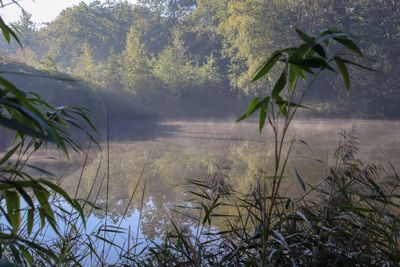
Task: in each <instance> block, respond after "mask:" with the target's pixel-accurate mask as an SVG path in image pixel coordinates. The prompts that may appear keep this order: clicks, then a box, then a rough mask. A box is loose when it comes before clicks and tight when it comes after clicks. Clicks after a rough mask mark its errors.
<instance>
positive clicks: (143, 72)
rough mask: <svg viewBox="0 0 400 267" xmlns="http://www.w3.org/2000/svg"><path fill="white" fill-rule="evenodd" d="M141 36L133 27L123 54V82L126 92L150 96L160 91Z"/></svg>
mask: <svg viewBox="0 0 400 267" xmlns="http://www.w3.org/2000/svg"><path fill="white" fill-rule="evenodd" d="M140 36H141V35H140V33H139V32H138V31H137V29H136V28H134V27H131V29H130V31H129V33H128V35H127V37H126V44H125V49H124V51H123V52H122V73H123V74H122V75H123V76H122V80H123V84H124V88H125V90H127V91H129V92H131V93H133V94H136V95H138V94H142V95H150V94H152V93H154V90H156V89H158V88H157V85H158V84H157V81H156V79H154V77H153V75H152V63H151V60H150V58H149V56H148V54H147V50H146V47H145V46H144V45H143V44H142V42H141V40H140Z"/></svg>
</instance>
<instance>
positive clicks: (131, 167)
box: [34, 119, 400, 260]
mask: <svg viewBox="0 0 400 267" xmlns="http://www.w3.org/2000/svg"><path fill="white" fill-rule="evenodd" d="M232 121H234V120H233V119H232ZM111 129H112V130H111V131H110V142H109V143H108V147H107V142H101V151H100V149H99V148H98V147H96V146H95V145H94V144H91V146H90V147H89V153H88V154H87V156H86V155H84V154H81V155H76V154H72V155H71V157H70V159H69V160H68V161H65V162H60V161H59V160H58V159H57V160H54V161H57V164H52V161H53V160H52V159H51V158H49V156H50V155H52V154H54V153H55V155H57V152H54V151H47V152H46V153H43V154H40V155H38V156H37V157H36V158H35V159H34V160H35V161H36V163H37V164H41V165H43V166H47V167H48V168H49V169H50V170H51V171H53V172H54V173H56V174H57V175H59V176H60V177H62V183H61V184H62V186H63V187H64V188H65V189H67V190H68V191H69V192H70V193H71V194H72V195H76V196H77V197H80V198H84V199H88V200H90V201H92V202H93V203H95V205H97V206H99V207H101V208H102V210H92V209H89V208H88V209H87V210H88V211H89V210H91V216H90V218H89V221H88V222H89V224H88V225H89V226H88V230H87V231H90V229H94V228H95V226H97V225H101V224H102V223H104V221H105V210H107V214H108V216H107V224H109V225H116V226H121V227H124V228H125V229H130V231H131V232H132V236H131V237H130V238H131V239H132V241H128V238H129V237H128V236H126V235H125V236H117V237H116V238H115V241H116V242H117V243H119V244H120V245H121V246H126V245H127V244H128V242H136V241H135V240H136V239H138V240H139V241H140V242H142V243H141V245H140V246H139V247H143V246H144V245H145V244H150V243H149V240H160V239H159V238H160V237H162V236H163V235H164V234H165V233H166V232H167V231H168V230H171V223H170V221H171V220H173V221H174V222H176V224H177V225H183V226H186V227H189V229H192V230H193V227H194V225H193V220H191V219H190V217H186V216H184V215H183V214H182V213H181V212H176V210H177V209H179V208H178V206H184V205H186V206H187V205H189V206H190V198H192V197H193V196H191V195H190V194H188V191H189V190H190V185H188V179H195V180H204V179H206V178H207V177H209V176H211V175H212V174H213V173H216V172H221V173H224V175H226V177H227V178H226V179H227V182H228V183H229V184H230V185H231V186H232V187H233V188H234V189H235V190H237V191H239V192H243V193H246V192H248V191H249V190H250V189H251V187H252V184H253V183H254V181H255V177H256V175H257V173H259V172H260V171H263V172H264V173H266V174H268V172H269V171H270V170H271V166H272V164H273V158H272V138H271V131H270V129H268V128H266V129H265V130H264V132H263V133H262V134H259V132H258V124H257V123H256V122H245V123H239V124H235V123H230V122H207V121H165V122H160V123H158V124H157V125H154V126H152V127H150V128H148V127H144V126H143V127H142V126H141V125H135V124H134V122H132V125H125V126H123V127H121V125H119V127H118V128H117V127H114V128H113V125H112V124H111ZM342 129H347V130H349V129H353V130H354V131H355V134H356V136H357V138H358V142H359V144H360V150H359V154H358V156H359V158H360V159H361V160H363V161H364V162H365V163H380V164H382V165H383V166H384V167H385V168H386V169H387V171H390V169H389V168H388V164H387V160H386V159H385V157H387V158H389V159H390V160H391V162H392V164H393V165H394V166H399V163H400V134H399V133H400V122H398V121H367V120H349V121H341V120H307V121H306V120H304V121H303V120H297V121H296V122H294V123H293V126H292V128H291V131H290V138H289V139H294V140H296V142H295V143H294V147H293V150H292V154H291V158H290V160H289V164H288V167H287V171H286V173H285V178H284V187H285V189H286V190H287V194H292V195H294V196H296V195H297V194H301V192H302V190H301V187H300V186H299V184H298V182H297V180H296V178H295V175H294V169H296V170H297V171H298V172H299V173H301V175H302V176H303V177H304V179H305V180H306V182H307V183H310V184H315V183H316V182H318V181H319V180H320V179H321V178H322V177H324V176H325V175H326V174H327V173H328V170H329V166H330V165H331V164H332V163H333V160H334V152H335V149H336V147H337V146H338V142H339V139H340V132H341V130H342ZM103 140H104V137H103ZM108 148H109V149H108ZM58 155H59V154H58ZM55 158H58V157H57V156H55ZM107 185H108V187H107ZM121 218H122V220H121ZM138 225H139V228H138ZM216 227H218V226H216ZM115 255H117V251H110V253H109V257H110V260H112V259H113V257H116V256H115Z"/></svg>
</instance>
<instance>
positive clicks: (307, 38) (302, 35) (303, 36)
mask: <svg viewBox="0 0 400 267" xmlns="http://www.w3.org/2000/svg"><path fill="white" fill-rule="evenodd" d="M295 31H296V33H297V35H299V36H300V38H301V39H302V40H303V41H304V42H306V43H307V44H308V45H312V44H313V43H314V41H315V38H314V37H311V36H309V35H308V34H306V33H305V32H303V31H301V30H300V29H297V28H296V29H295Z"/></svg>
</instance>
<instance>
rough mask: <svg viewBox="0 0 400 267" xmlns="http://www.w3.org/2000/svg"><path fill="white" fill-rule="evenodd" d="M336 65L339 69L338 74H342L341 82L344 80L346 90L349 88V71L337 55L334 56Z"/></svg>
mask: <svg viewBox="0 0 400 267" xmlns="http://www.w3.org/2000/svg"><path fill="white" fill-rule="evenodd" d="M334 59H335V62H336V65H337V67H338V69H339V71H340V74H341V75H342V78H343V82H344V87H345V88H346V90H349V89H350V76H349V72H348V70H347V67H346V64H345V63H344V62H343V60H342V58H341V57H339V56H335V57H334Z"/></svg>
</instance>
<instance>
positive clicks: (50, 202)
mask: <svg viewBox="0 0 400 267" xmlns="http://www.w3.org/2000/svg"><path fill="white" fill-rule="evenodd" d="M12 3H15V2H14V1H13V2H12ZM0 5H1V6H4V4H3V2H2V1H0ZM0 29H1V31H2V33H3V36H4V39H5V40H6V41H7V42H8V43H10V42H11V40H12V39H14V40H15V41H16V42H17V43H18V44H19V45H21V43H20V41H19V39H18V36H17V34H16V33H15V32H14V30H13V29H11V28H10V27H9V26H8V25H7V24H6V23H5V22H4V21H3V19H2V18H1V17H0ZM82 121H83V122H85V123H87V124H88V127H87V126H84V125H81V122H82ZM0 125H1V126H2V127H5V128H9V129H11V130H12V131H13V132H15V134H16V136H15V140H14V144H13V146H12V147H11V148H10V149H9V150H8V151H7V152H6V153H5V154H4V155H3V157H2V158H1V159H0V217H1V218H2V219H3V218H4V221H2V222H1V225H0V226H1V227H0V229H1V230H0V258H1V260H2V264H4V265H6V264H9V263H10V264H11V263H15V264H19V265H26V266H35V265H54V264H55V263H62V259H63V257H62V256H60V255H59V254H58V253H56V251H55V250H53V249H51V248H50V247H49V246H46V245H43V244H41V243H40V242H38V241H37V235H38V234H39V233H41V230H42V229H44V228H45V226H46V225H50V227H51V228H52V229H53V231H54V232H55V233H56V234H57V235H58V236H60V237H61V236H62V233H61V231H60V229H59V225H58V224H59V221H58V219H57V217H59V216H58V212H59V210H60V207H61V206H59V205H55V202H54V200H55V199H58V200H62V202H64V203H65V204H66V205H69V206H71V207H72V209H73V210H74V211H75V212H76V213H77V214H78V217H79V218H80V219H81V220H82V222H83V224H84V223H85V215H84V213H83V209H82V205H81V203H80V202H78V201H77V200H76V199H73V198H71V197H70V196H69V195H68V194H67V193H66V192H65V191H64V190H63V189H62V188H61V187H60V186H59V185H58V184H57V180H55V179H54V176H53V175H52V174H51V173H49V172H47V171H45V170H43V169H41V168H38V167H36V166H33V165H30V164H29V159H30V158H31V156H32V155H33V154H34V153H35V152H36V151H38V150H39V149H40V148H41V147H42V146H43V145H44V144H46V143H52V144H55V145H56V146H57V147H59V148H60V149H62V150H63V151H64V153H65V156H68V148H72V149H74V150H76V151H79V150H80V149H81V147H80V145H79V143H78V142H76V141H75V140H74V139H73V138H71V137H70V135H69V134H68V133H67V128H70V127H72V128H75V129H77V130H80V131H83V132H85V133H86V134H87V135H88V137H89V138H90V139H92V140H94V138H93V136H92V134H91V132H92V131H95V129H94V126H93V124H92V123H91V121H90V119H89V118H88V117H87V115H86V110H85V109H83V108H78V107H57V108H55V107H53V106H51V105H50V104H48V103H47V102H46V101H44V100H43V99H42V98H41V97H40V96H39V95H37V94H34V93H27V92H24V91H22V90H21V89H19V88H17V87H16V86H15V85H14V84H13V83H12V82H10V81H8V80H7V79H5V78H4V77H2V76H0ZM29 170H34V171H38V172H39V173H40V174H41V177H42V178H39V179H37V178H35V177H33V176H32V175H31V173H32V172H30V171H29ZM44 177H46V178H44ZM66 223H68V221H67V222H66ZM38 225H39V227H38ZM61 255H62V253H61ZM60 260H61V262H60Z"/></svg>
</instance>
